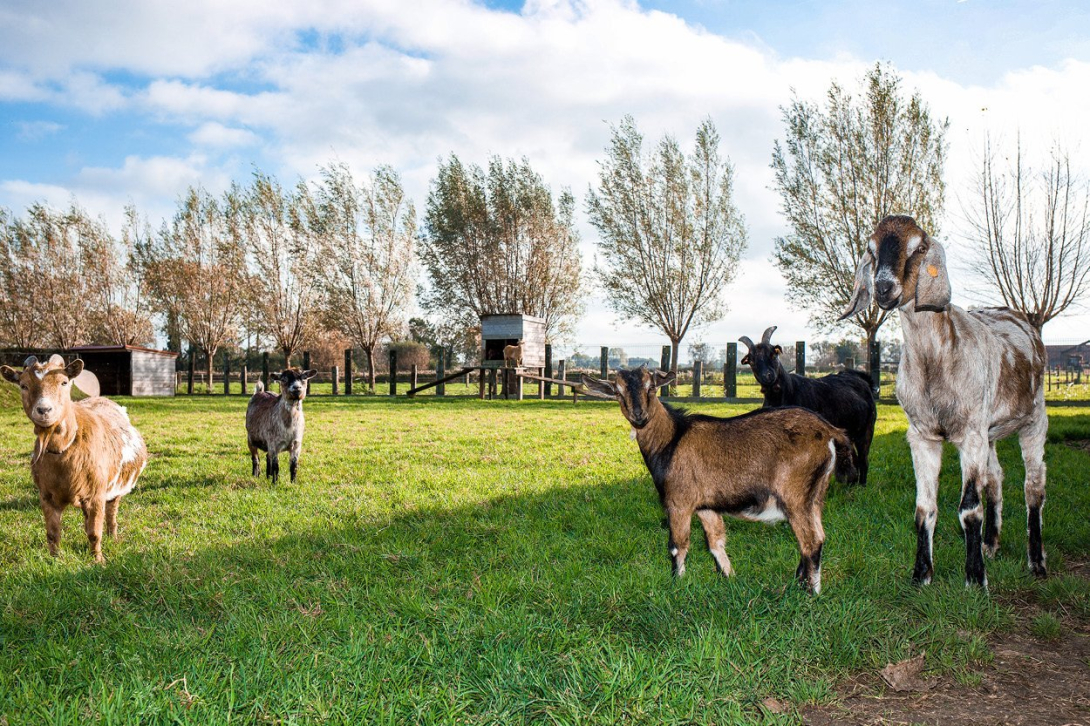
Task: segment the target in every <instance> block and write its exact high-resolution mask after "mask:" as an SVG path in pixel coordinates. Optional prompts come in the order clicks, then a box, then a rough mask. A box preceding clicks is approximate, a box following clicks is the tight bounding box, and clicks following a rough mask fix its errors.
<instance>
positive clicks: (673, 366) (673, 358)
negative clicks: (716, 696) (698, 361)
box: [666, 338, 681, 395]
mask: <svg viewBox="0 0 1090 726" xmlns="http://www.w3.org/2000/svg"><path fill="white" fill-rule="evenodd" d="M680 346H681V338H670V372H671V373H673V374H674V381H675V383H674V385H673V386H670V387H669V388H667V389H666V390H667V394H666V395H670V394H669V391H670V389H674V390H675V393H676V390H677V383H676V381H677V355H678V348H679V347H680Z"/></svg>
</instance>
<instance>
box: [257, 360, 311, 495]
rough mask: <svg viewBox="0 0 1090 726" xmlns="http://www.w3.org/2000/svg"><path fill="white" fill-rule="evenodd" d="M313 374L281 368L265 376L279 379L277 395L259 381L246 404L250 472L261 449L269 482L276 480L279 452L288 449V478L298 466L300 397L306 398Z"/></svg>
mask: <svg viewBox="0 0 1090 726" xmlns="http://www.w3.org/2000/svg"><path fill="white" fill-rule="evenodd" d="M316 373H317V371H315V370H308V371H303V370H300V369H298V368H285V369H284V370H283V371H282V372H281V373H274V374H273V375H271V376H269V378H270V379H271V380H274V381H279V383H280V395H279V396H277V395H275V394H272V393H270V392H268V391H266V390H265V386H264V385H262V383H261V382H260V381H259V382H258V383H257V385H256V386H255V387H254V395H253V396H251V397H250V403H249V405H247V406H246V442H247V444H248V445H249V447H250V459H251V461H252V463H253V475H254V476H258V474H259V473H260V472H261V468H260V466H259V464H258V454H257V452H258V451H264V452H265V476H266V477H267V478H271V479H272V481H273V484H275V483H276V482H277V481H279V479H280V460H279V456H280V453H281V452H283V451H287V452H289V455H290V457H291V464H290V467H289V468H290V471H291V480H292V481H293V482H294V481H295V473H296V470H297V469H298V467H299V455H300V454H301V453H302V451H303V429H304V426H305V421H304V418H303V399H304V398H306V397H307V381H309V380H310V379H311V378H313V377H314V375H315V374H316Z"/></svg>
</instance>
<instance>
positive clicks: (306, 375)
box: [303, 368, 318, 381]
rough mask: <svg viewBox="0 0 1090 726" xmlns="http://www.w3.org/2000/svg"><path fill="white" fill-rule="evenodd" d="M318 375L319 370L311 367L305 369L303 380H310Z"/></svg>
mask: <svg viewBox="0 0 1090 726" xmlns="http://www.w3.org/2000/svg"><path fill="white" fill-rule="evenodd" d="M316 375H318V371H316V370H314V369H313V368H311V369H310V370H308V371H303V380H304V381H309V380H310V379H311V378H313V377H314V376H316Z"/></svg>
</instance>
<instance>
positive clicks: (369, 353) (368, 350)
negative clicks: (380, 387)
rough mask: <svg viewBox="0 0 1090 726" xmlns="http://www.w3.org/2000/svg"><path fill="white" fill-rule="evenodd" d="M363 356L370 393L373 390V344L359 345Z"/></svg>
mask: <svg viewBox="0 0 1090 726" xmlns="http://www.w3.org/2000/svg"><path fill="white" fill-rule="evenodd" d="M361 347H362V348H363V358H364V360H366V361H367V383H368V385H369V387H370V389H371V393H374V392H375V346H373V345H372V346H366V345H365V346H361Z"/></svg>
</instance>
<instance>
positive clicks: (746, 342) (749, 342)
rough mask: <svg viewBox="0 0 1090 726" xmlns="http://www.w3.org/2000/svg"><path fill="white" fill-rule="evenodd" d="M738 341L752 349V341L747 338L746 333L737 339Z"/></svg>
mask: <svg viewBox="0 0 1090 726" xmlns="http://www.w3.org/2000/svg"><path fill="white" fill-rule="evenodd" d="M738 342H739V343H745V344H746V347H747V348H749V350H750V352H752V351H753V341H752V340H750V339H749V336H748V335H743V336H742V337H741V338H739V339H738Z"/></svg>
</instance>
